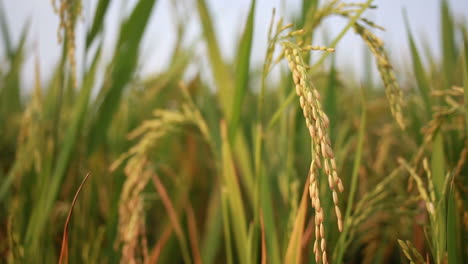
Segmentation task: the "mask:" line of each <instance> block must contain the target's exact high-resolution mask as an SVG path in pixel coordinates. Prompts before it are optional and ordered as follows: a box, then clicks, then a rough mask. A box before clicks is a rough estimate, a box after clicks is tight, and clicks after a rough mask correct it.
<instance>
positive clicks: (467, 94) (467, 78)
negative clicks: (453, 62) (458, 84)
mask: <svg viewBox="0 0 468 264" xmlns="http://www.w3.org/2000/svg"><path fill="white" fill-rule="evenodd" d="M464 53H465V56H464V63H463V69H464V70H463V86H464V89H465V91H464V99H465V100H464V102H465V121H466V128H467V129H465V131H466V135H465V136H467V137H468V36H465V39H464Z"/></svg>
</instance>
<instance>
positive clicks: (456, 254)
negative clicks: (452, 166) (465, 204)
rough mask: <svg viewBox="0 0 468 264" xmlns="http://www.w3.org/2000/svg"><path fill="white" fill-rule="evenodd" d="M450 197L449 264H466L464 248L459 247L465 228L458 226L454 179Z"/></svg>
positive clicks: (448, 222)
mask: <svg viewBox="0 0 468 264" xmlns="http://www.w3.org/2000/svg"><path fill="white" fill-rule="evenodd" d="M448 188H449V190H448V197H447V229H446V230H447V255H448V263H464V262H463V261H462V260H461V256H462V254H461V252H460V250H462V248H460V247H459V246H460V245H461V243H459V242H461V241H460V240H459V235H458V234H459V232H460V230H463V227H461V226H458V224H457V205H456V203H455V185H454V179H453V178H452V181H451V183H450V186H449V187H448Z"/></svg>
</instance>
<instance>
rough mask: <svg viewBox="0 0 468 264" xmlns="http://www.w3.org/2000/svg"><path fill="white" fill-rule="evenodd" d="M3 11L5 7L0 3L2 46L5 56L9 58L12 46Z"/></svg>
mask: <svg viewBox="0 0 468 264" xmlns="http://www.w3.org/2000/svg"><path fill="white" fill-rule="evenodd" d="M4 10H5V7H4V6H3V1H0V30H1V33H2V40H3V44H4V45H5V51H6V54H7V55H8V57H10V58H11V56H12V54H13V47H12V46H13V45H12V44H11V34H10V30H9V26H8V21H7V16H6V14H5V11H4Z"/></svg>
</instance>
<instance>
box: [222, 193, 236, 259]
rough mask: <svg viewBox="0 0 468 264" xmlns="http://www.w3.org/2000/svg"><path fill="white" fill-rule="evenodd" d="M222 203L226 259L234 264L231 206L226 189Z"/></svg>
mask: <svg viewBox="0 0 468 264" xmlns="http://www.w3.org/2000/svg"><path fill="white" fill-rule="evenodd" d="M221 201H222V208H223V227H224V243H225V247H226V258H227V263H228V264H232V263H233V258H232V238H231V231H230V229H229V227H230V226H231V224H230V222H229V204H228V192H227V191H226V189H225V188H223V190H222V191H221Z"/></svg>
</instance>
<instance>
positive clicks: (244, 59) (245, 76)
mask: <svg viewBox="0 0 468 264" xmlns="http://www.w3.org/2000/svg"><path fill="white" fill-rule="evenodd" d="M255 3H256V0H253V1H252V3H251V5H250V11H249V15H248V17H247V21H246V23H245V29H244V33H243V34H242V38H241V41H240V47H239V51H238V53H237V60H236V75H235V87H234V89H235V90H234V98H233V100H234V101H233V103H232V119H231V120H230V123H229V139H230V142H234V139H235V136H236V132H237V128H238V126H239V120H240V116H241V113H242V105H243V102H244V97H245V93H246V91H247V88H248V83H249V72H250V54H251V50H252V39H253V33H254V15H255Z"/></svg>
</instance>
